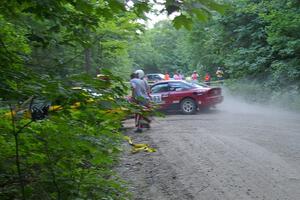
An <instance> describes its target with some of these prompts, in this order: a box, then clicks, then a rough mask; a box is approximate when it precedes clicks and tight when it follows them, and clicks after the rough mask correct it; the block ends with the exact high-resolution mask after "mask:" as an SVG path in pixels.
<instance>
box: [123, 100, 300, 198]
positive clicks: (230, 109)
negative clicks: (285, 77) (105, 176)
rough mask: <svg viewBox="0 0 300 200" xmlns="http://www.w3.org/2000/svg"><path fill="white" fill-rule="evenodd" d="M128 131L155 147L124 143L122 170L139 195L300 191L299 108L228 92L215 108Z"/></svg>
mask: <svg viewBox="0 0 300 200" xmlns="http://www.w3.org/2000/svg"><path fill="white" fill-rule="evenodd" d="M127 126H132V122H129V124H127ZM128 135H130V136H131V137H132V138H133V140H134V142H143V143H148V144H150V145H151V146H153V147H155V148H157V152H155V153H144V152H143V153H137V154H131V153H130V152H129V151H130V147H129V145H126V144H125V145H124V146H125V148H126V151H125V153H124V155H123V157H122V160H121V163H120V166H119V168H118V171H119V173H120V175H121V176H122V177H123V178H124V179H125V180H127V181H128V182H129V183H130V191H131V192H133V194H134V199H143V200H146V199H147V200H177V199H178V200H188V199H195V200H244V199H258V200H263V199H265V200H277V199H278V200H298V199H300V116H299V115H298V114H292V113H288V112H283V111H276V110H274V109H271V108H263V107H259V106H251V105H247V104H243V103H239V102H238V101H235V100H233V99H230V98H229V97H228V98H227V99H225V102H224V103H223V104H222V105H220V106H219V107H218V108H217V109H216V110H213V111H211V112H206V113H199V114H197V115H189V116H186V115H167V116H166V117H165V118H156V119H155V122H154V123H153V125H152V129H151V130H149V131H145V132H144V133H139V134H137V133H133V131H129V132H128Z"/></svg>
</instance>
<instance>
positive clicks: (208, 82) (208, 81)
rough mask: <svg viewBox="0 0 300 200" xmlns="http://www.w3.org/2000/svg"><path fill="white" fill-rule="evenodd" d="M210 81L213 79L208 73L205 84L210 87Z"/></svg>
mask: <svg viewBox="0 0 300 200" xmlns="http://www.w3.org/2000/svg"><path fill="white" fill-rule="evenodd" d="M210 79H211V77H210V74H209V73H208V72H207V73H206V74H205V78H204V83H205V84H206V85H210Z"/></svg>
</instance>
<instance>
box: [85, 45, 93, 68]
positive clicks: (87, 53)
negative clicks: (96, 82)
mask: <svg viewBox="0 0 300 200" xmlns="http://www.w3.org/2000/svg"><path fill="white" fill-rule="evenodd" d="M91 59H92V50H91V48H86V49H85V50H84V61H85V63H84V68H85V72H86V73H88V74H89V73H90V72H91Z"/></svg>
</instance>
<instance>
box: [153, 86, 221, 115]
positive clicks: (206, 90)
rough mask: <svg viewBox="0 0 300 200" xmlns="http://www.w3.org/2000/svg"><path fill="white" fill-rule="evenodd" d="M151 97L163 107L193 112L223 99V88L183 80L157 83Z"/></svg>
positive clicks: (185, 112) (186, 112) (188, 112)
mask: <svg viewBox="0 0 300 200" xmlns="http://www.w3.org/2000/svg"><path fill="white" fill-rule="evenodd" d="M151 97H152V101H153V102H154V103H156V104H159V105H160V108H161V109H167V110H171V109H175V110H181V111H182V112H183V113H184V114H193V113H195V112H196V111H197V110H198V109H201V108H206V109H207V108H210V107H212V106H215V105H216V104H218V103H221V102H222V101H223V96H222V90H221V88H219V87H215V88H211V87H209V86H207V85H204V84H198V83H189V82H186V81H181V80H169V81H161V82H158V83H155V84H154V85H152V87H151Z"/></svg>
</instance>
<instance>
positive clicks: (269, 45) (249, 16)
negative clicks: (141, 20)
mask: <svg viewBox="0 0 300 200" xmlns="http://www.w3.org/2000/svg"><path fill="white" fill-rule="evenodd" d="M232 2H233V4H231V6H230V7H229V8H228V9H227V10H226V12H225V13H224V14H220V13H215V14H213V15H212V16H209V17H208V16H206V17H204V21H205V22H203V21H202V22H201V21H196V22H195V23H194V25H193V26H192V27H189V29H176V28H175V27H174V26H172V23H171V22H170V21H161V22H159V23H157V24H156V25H155V27H154V28H153V29H150V30H147V31H146V32H145V34H143V35H142V36H141V41H138V42H137V43H136V44H135V46H134V47H133V49H132V51H131V54H130V55H131V56H132V57H133V58H134V64H135V65H136V66H137V67H140V68H144V69H146V71H148V72H161V73H165V72H166V71H168V72H169V73H171V74H173V73H174V72H175V71H177V70H180V71H181V72H182V73H184V74H185V76H190V75H191V73H192V72H193V71H194V70H196V71H197V72H198V73H200V75H201V76H202V77H203V78H204V75H205V73H206V72H209V73H210V74H211V75H212V77H213V78H216V77H215V72H216V70H217V68H218V67H222V68H223V69H224V70H225V72H226V73H225V76H226V79H227V80H228V82H227V86H228V87H229V88H230V89H231V91H232V92H233V93H235V94H239V95H240V96H243V97H245V98H246V99H248V100H250V101H259V102H264V103H267V102H272V103H275V102H279V101H280V102H281V103H283V104H285V105H286V104H287V102H288V104H289V106H291V107H293V108H295V107H298V108H299V107H300V99H299V90H300V35H299V31H300V17H299V16H300V15H299V14H300V8H299V6H300V3H299V1H296V0H289V1H282V0H273V1H259V0H258V1H246V0H236V1H232Z"/></svg>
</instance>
